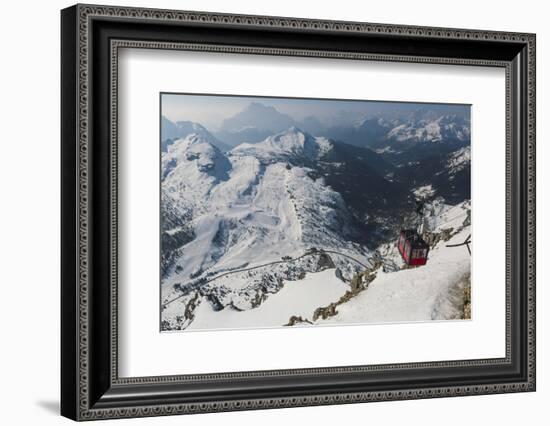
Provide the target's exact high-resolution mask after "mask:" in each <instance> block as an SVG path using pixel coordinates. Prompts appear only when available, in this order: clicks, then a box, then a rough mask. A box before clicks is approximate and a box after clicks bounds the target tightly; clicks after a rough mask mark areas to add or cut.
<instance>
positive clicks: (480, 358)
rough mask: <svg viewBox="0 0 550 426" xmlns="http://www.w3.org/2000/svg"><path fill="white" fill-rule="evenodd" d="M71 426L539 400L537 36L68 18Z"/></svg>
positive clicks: (90, 9) (195, 15)
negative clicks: (232, 413)
mask: <svg viewBox="0 0 550 426" xmlns="http://www.w3.org/2000/svg"><path fill="white" fill-rule="evenodd" d="M61 48H62V75H61V79H62V93H61V97H62V123H61V126H62V141H61V142H62V153H61V156H62V184H61V189H62V218H61V219H62V283H61V286H62V291H61V306H62V312H61V315H62V330H61V332H62V359H61V363H62V377H61V383H62V389H61V412H62V414H63V415H64V416H66V417H69V418H71V419H74V420H93V419H105V418H122V417H141V416H159V415H170V414H187V413H205V412H214V411H229V410H246V409H266V408H278V407H292V406H307V405H321V404H344V403H354V402H368V401H382V400H399V399H417V398H434V397H444V396H464V395H477V394H490V393H504V392H522V391H534V390H535V35H533V34H520V33H504V32H494V31H479V30H463V29H448V28H427V27H412V26H401V25H387V24H369V23H358V22H336V21H321V20H306V19H295V18H281V17H268V16H243V15H227V14H216V13H203V12H187V11H170V10H156V9H138V8H128V7H104V6H90V5H76V6H73V7H70V8H67V9H64V10H63V11H62V12H61Z"/></svg>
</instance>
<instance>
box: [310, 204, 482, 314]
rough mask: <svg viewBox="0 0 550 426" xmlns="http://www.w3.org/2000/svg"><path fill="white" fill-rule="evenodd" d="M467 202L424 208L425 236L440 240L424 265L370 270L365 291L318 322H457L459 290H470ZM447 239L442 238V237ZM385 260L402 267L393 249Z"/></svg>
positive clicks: (460, 300) (461, 309) (461, 304)
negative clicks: (427, 233) (373, 273)
mask: <svg viewBox="0 0 550 426" xmlns="http://www.w3.org/2000/svg"><path fill="white" fill-rule="evenodd" d="M469 211H470V203H469V202H464V203H461V204H460V205H457V206H448V205H445V204H444V203H441V202H438V203H434V205H430V206H428V208H427V209H426V219H427V220H426V222H427V226H428V229H429V230H430V234H431V235H432V236H434V235H435V236H437V237H438V238H441V239H440V240H439V241H437V240H434V241H435V246H434V247H432V248H431V249H430V252H429V259H428V263H427V264H426V265H425V266H422V267H418V268H412V269H401V270H398V271H387V272H385V271H384V268H380V269H378V270H377V271H376V278H375V279H374V280H373V281H372V282H371V283H370V284H369V285H368V288H367V289H366V290H364V291H362V292H360V293H359V294H358V295H357V296H356V297H353V298H351V299H350V300H349V301H347V302H346V303H343V304H341V305H339V306H337V314H336V315H334V316H332V317H329V318H327V319H325V320H322V319H320V320H318V321H317V323H318V324H351V323H381V322H403V321H429V320H446V319H462V318H463V316H464V291H465V289H466V288H467V287H469V286H470V263H471V258H470V254H469V252H468V249H467V247H466V246H459V247H447V245H453V244H460V243H463V242H464V241H465V240H466V239H467V238H468V237H469V236H470V232H471V231H470V222H469ZM444 235H447V237H446V238H449V237H450V238H449V239H446V238H442V236H444ZM381 253H382V254H383V258H384V260H385V261H386V262H388V261H394V262H395V263H397V264H402V261H401V258H400V255H399V253H398V251H397V249H396V247H395V245H393V244H392V245H388V246H386V247H384V248H383V250H382V251H381Z"/></svg>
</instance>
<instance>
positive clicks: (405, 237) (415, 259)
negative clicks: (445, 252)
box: [397, 229, 430, 266]
mask: <svg viewBox="0 0 550 426" xmlns="http://www.w3.org/2000/svg"><path fill="white" fill-rule="evenodd" d="M397 248H398V249H399V253H401V256H402V257H403V260H404V261H405V263H406V264H407V265H410V266H421V265H425V264H426V262H427V261H428V251H429V249H430V246H429V245H428V243H426V241H424V240H423V239H422V237H421V236H420V235H418V232H416V231H415V230H413V229H403V230H402V231H401V234H399V240H398V241H397Z"/></svg>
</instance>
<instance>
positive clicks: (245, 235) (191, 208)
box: [162, 128, 368, 329]
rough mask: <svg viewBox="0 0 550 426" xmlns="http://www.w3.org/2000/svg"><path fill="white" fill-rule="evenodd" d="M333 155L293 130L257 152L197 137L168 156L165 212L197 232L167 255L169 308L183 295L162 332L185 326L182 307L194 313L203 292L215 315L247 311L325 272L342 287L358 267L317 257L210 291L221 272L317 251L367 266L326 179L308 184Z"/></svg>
mask: <svg viewBox="0 0 550 426" xmlns="http://www.w3.org/2000/svg"><path fill="white" fill-rule="evenodd" d="M330 149H331V142H329V141H328V140H326V139H324V138H314V137H312V136H310V135H307V134H304V133H303V132H301V131H300V130H298V129H296V128H290V129H288V130H287V131H285V132H282V133H280V134H278V135H275V136H273V137H270V138H268V139H266V140H265V141H264V142H262V143H259V144H254V145H249V144H242V145H240V146H238V147H236V148H235V149H233V150H232V151H230V152H229V153H227V154H224V153H222V152H221V151H220V150H219V149H217V148H216V147H214V146H213V145H211V144H210V143H209V142H208V141H206V140H205V139H203V138H202V137H201V136H200V135H198V134H192V135H189V136H187V137H186V138H185V139H181V140H178V141H176V142H174V143H173V144H172V145H170V146H169V148H168V151H167V152H166V153H165V154H163V156H162V170H163V181H162V199H163V204H164V203H166V204H167V205H169V206H170V207H171V208H172V209H175V210H179V211H181V214H182V215H186V216H187V217H188V218H189V220H188V221H187V224H188V227H189V228H190V231H192V232H188V233H187V235H189V234H192V235H193V238H192V239H191V241H189V242H186V244H184V245H182V246H181V247H178V248H177V249H176V250H173V251H171V252H170V251H169V250H167V253H168V252H170V253H173V254H172V255H171V256H168V255H167V256H168V257H169V262H167V263H168V264H167V265H166V268H165V274H164V278H163V282H162V299H163V303H166V301H169V300H171V299H173V298H174V297H178V296H179V295H181V294H184V295H185V296H184V297H181V299H179V300H178V302H177V303H176V306H180V309H176V310H175V308H174V306H173V305H172V304H170V308H168V307H167V309H165V312H164V313H163V320H164V321H166V323H165V328H166V329H172V328H184V327H185V326H186V325H185V324H182V323H181V321H180V323H178V321H177V317H178V316H181V312H182V310H181V306H182V305H185V308H186V309H188V306H189V305H190V302H191V301H192V300H193V297H196V294H197V293H196V291H197V290H200V294H199V296H200V297H198V298H197V301H198V300H202V299H207V300H208V301H209V302H210V303H211V305H212V306H213V307H214V308H215V309H220V308H222V307H225V306H231V307H238V308H239V309H250V308H252V307H254V306H256V305H257V304H258V303H259V302H261V301H263V300H264V299H265V298H267V296H268V295H269V294H273V293H276V292H277V291H279V290H280V289H281V288H282V287H283V286H284V280H288V279H297V278H298V277H299V276H301V275H303V274H305V273H307V272H317V271H320V270H323V263H327V262H328V263H331V264H333V267H335V266H338V267H339V271H340V274H341V277H342V278H343V279H344V280H346V279H347V280H349V279H350V278H351V276H352V275H353V273H354V272H356V271H357V270H358V269H359V268H360V266H359V264H357V263H355V264H354V262H350V261H349V259H348V260H346V259H345V257H343V256H337V255H336V256H335V255H332V256H331V257H329V258H328V259H324V260H323V259H320V258H321V257H322V256H318V255H312V256H308V257H306V258H304V259H300V260H299V261H297V262H293V263H289V264H281V265H279V266H278V267H276V268H264V269H257V270H254V271H251V272H250V271H243V272H237V273H235V274H232V276H231V279H227V278H225V279H220V280H217V281H216V282H214V283H211V282H208V283H206V282H204V281H206V280H207V279H210V278H212V277H216V276H217V275H219V274H221V273H225V272H229V271H232V270H241V269H245V268H250V267H254V266H258V265H261V264H265V263H269V262H276V261H280V260H281V258H282V257H283V256H285V257H287V256H290V257H293V258H294V257H299V256H302V255H304V253H305V252H306V251H307V250H308V249H310V248H312V247H322V248H324V249H332V250H335V251H336V250H337V251H338V252H341V253H343V254H348V255H353V256H354V257H356V258H358V259H359V260H360V261H362V262H363V263H366V262H368V260H367V257H368V251H366V250H365V249H363V248H361V247H360V246H359V245H357V244H355V243H353V242H351V240H352V238H351V236H353V234H354V233H356V232H357V231H356V230H355V229H354V225H353V223H354V222H353V219H352V216H351V213H350V212H349V210H348V208H347V206H346V203H345V202H344V201H343V199H342V197H341V195H340V194H339V193H338V192H336V191H334V190H332V189H331V188H330V187H328V186H327V185H325V183H324V179H323V178H322V177H318V176H312V175H311V169H309V168H308V167H307V166H306V164H307V162H308V161H314V160H316V159H317V158H318V157H319V156H322V155H324V154H325V153H326V152H327V151H329V150H330ZM163 223H164V218H163ZM180 228H181V225H180V224H177V226H176V228H175V229H169V227H166V229H165V227H164V226H163V230H164V232H165V233H166V234H168V235H170V233H172V232H177V231H179V230H180ZM163 252H164V250H163ZM327 257H328V256H327ZM332 257H334V258H332ZM193 303H195V302H193ZM193 303H191V305H193ZM184 310H185V309H184ZM173 311H174V312H173ZM171 312H172V313H173V315H171V314H170V313H171ZM195 315H198V312H197V314H195Z"/></svg>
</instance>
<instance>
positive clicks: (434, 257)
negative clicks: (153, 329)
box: [161, 118, 470, 331]
mask: <svg viewBox="0 0 550 426" xmlns="http://www.w3.org/2000/svg"><path fill="white" fill-rule="evenodd" d="M442 120H448V119H447V118H442V119H441V120H440V122H441V121H442ZM184 124H185V125H184ZM440 124H441V125H442V126H443V128H445V129H447V130H446V131H451V130H452V129H453V125H452V123H449V122H447V121H445V122H442V123H440ZM243 126H244V124H243ZM184 128H188V129H189V132H190V133H188V134H182V135H181V137H179V138H177V139H175V140H170V143H167V144H166V145H165V148H166V149H165V151H163V152H162V153H161V155H162V157H161V170H162V186H161V188H162V189H161V192H162V193H161V232H162V236H161V329H162V330H163V331H177V330H204V329H235V328H239V329H240V328H259V327H281V326H310V325H312V324H320V325H324V324H334V323H337V324H351V323H371V322H388V321H389V322H394V321H420V320H422V321H423V320H434V319H456V318H465V317H468V315H467V314H465V312H466V307H465V302H464V300H465V299H466V298H467V297H466V296H465V294H466V293H465V292H466V291H469V286H470V284H469V270H470V257H469V254H468V250H467V248H466V246H460V247H455V248H450V247H446V246H447V245H449V244H457V243H459V242H460V243H461V242H463V240H465V238H466V237H467V236H468V235H469V232H470V229H469V227H470V225H469V218H470V214H469V211H470V204H469V187H468V191H467V194H466V196H463V197H462V201H460V202H459V203H455V204H454V205H451V204H448V201H447V197H446V196H447V194H450V195H452V196H453V197H454V198H457V197H460V196H461V195H460V194H459V195H458V196H457V195H456V194H457V193H461V191H462V188H457V187H455V186H450V187H449V188H447V187H446V186H444V185H439V184H438V182H437V181H434V182H433V183H431V182H430V181H429V180H426V179H424V180H420V181H418V182H415V184H413V183H410V182H409V181H408V179H407V178H406V176H405V175H404V174H403V172H402V171H401V169H399V168H398V167H396V166H395V165H392V164H391V162H389V161H387V160H385V159H384V158H383V157H382V156H381V154H377V153H376V152H375V151H373V150H370V149H368V148H359V147H354V146H351V145H347V144H345V143H343V142H340V141H335V140H333V139H329V138H326V137H322V136H312V135H311V134H309V133H307V132H304V131H302V130H300V129H299V128H297V127H295V126H291V127H290V128H288V129H287V130H284V131H281V132H279V133H276V134H273V135H271V136H268V137H267V138H265V139H264V140H263V141H262V142H259V143H241V144H239V145H237V146H235V147H234V148H232V149H229V150H223V149H220V148H219V147H218V146H216V145H220V143H218V141H217V140H216V139H215V138H213V137H212V136H211V135H210V134H209V133H208V131H207V130H206V129H204V128H203V127H202V126H200V127H199V126H197V125H192V124H189V123H187V122H185V123H183V122H181V123H180V125H179V127H177V129H176V128H173V129H172V131H173V132H176V131H180V132H183V130H182V129H184ZM197 129H198V130H199V131H197ZM429 129H431V130H430V131H432V130H433V129H432V128H431V127H429ZM398 130H399V129H397V130H396V132H397V131H398ZM399 132H401V130H399ZM175 134H176V133H175ZM414 134H415V135H416V136H414V137H418V134H419V133H418V132H416V133H414ZM422 134H423V135H427V134H429V135H432V136H433V138H436V137H444V134H442V133H441V132H440V133H437V132H436V131H435V130H433V132H432V133H429V132H428V133H425V132H424V133H422ZM178 135H180V134H179V133H178ZM433 138H431V139H430V144H431V142H433V140H432V139H433ZM460 149H462V147H461V148H460ZM388 151H392V150H391V149H387V150H386V151H384V152H388ZM419 161H421V160H419ZM432 162H433V160H432ZM437 164H438V165H437V167H439V168H438V169H437V171H438V173H439V174H440V175H441V174H443V175H445V176H448V175H451V174H452V175H455V174H457V173H459V172H460V171H461V170H462V171H466V172H469V169H468V168H467V167H469V149H468V152H465V150H463V151H462V152H459V151H458V150H455V151H452V152H450V153H448V154H447V153H446V152H444V153H443V154H441V160H438V163H437ZM434 167H435V166H434ZM407 170H408V169H407ZM456 182H457V184H458V183H460V182H461V181H460V180H459V179H457V181H456ZM418 199H422V200H423V201H424V202H425V206H424V208H423V211H422V213H421V215H419V214H418V212H415V208H414V205H415V204H414V203H415V200H418ZM420 223H422V224H423V227H422V228H421V229H423V231H424V233H425V238H426V240H427V242H429V243H430V252H429V261H428V263H427V265H426V266H423V267H419V268H408V267H406V265H404V263H403V261H402V259H401V257H400V255H399V253H398V252H397V249H396V247H395V244H394V241H395V237H396V233H397V232H398V230H399V227H400V226H403V225H405V224H408V225H410V224H412V225H414V226H416V225H419V224H420ZM468 303H469V302H468Z"/></svg>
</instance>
